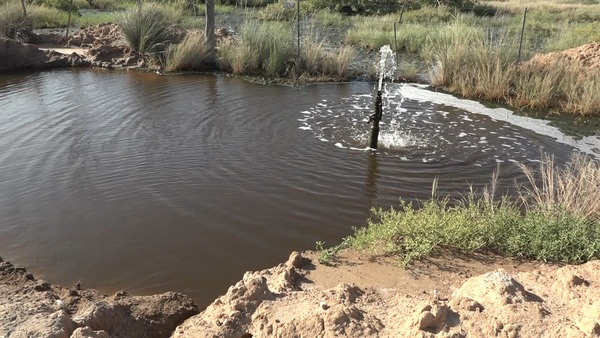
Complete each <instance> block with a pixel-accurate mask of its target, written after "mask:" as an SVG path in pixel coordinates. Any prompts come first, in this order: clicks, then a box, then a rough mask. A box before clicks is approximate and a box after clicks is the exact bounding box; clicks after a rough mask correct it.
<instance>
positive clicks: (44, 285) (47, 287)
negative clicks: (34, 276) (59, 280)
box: [34, 282, 50, 291]
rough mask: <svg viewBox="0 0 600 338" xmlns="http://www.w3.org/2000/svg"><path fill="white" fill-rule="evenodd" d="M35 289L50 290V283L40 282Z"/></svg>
mask: <svg viewBox="0 0 600 338" xmlns="http://www.w3.org/2000/svg"><path fill="white" fill-rule="evenodd" d="M34 289H35V291H48V290H50V284H48V283H47V282H39V283H38V284H37V285H36V286H35V287H34Z"/></svg>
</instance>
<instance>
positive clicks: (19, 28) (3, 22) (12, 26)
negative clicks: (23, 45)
mask: <svg viewBox="0 0 600 338" xmlns="http://www.w3.org/2000/svg"><path fill="white" fill-rule="evenodd" d="M32 28H33V23H32V18H31V15H28V16H25V15H24V13H23V8H22V7H21V4H20V3H19V2H17V1H12V2H7V3H5V4H4V5H2V6H0V37H7V38H9V39H15V40H19V41H22V42H27V41H28V40H29V36H30V35H31V33H32Z"/></svg>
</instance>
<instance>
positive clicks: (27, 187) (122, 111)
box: [0, 70, 573, 306]
mask: <svg viewBox="0 0 600 338" xmlns="http://www.w3.org/2000/svg"><path fill="white" fill-rule="evenodd" d="M372 92H373V85H372V84H368V83H351V84H327V85H314V86H308V87H304V88H290V87H279V86H262V85H256V84H251V83H248V82H245V81H242V80H239V79H231V78H227V77H222V76H212V75H185V76H183V75H182V76H158V75H156V74H144V73H127V72H104V71H91V70H85V71H73V70H58V71H50V72H42V73H31V74H24V75H2V76H0V145H1V148H0V149H1V150H0V248H2V249H1V254H2V255H3V257H5V258H7V259H11V260H12V261H13V262H14V263H16V264H19V265H23V266H26V267H27V268H28V269H29V270H30V271H31V272H33V273H34V274H36V275H37V276H39V277H42V278H44V279H46V280H48V281H50V282H52V283H58V284H62V285H65V286H70V285H72V284H74V283H75V282H77V281H80V282H81V283H82V285H83V287H86V288H99V289H100V290H102V291H104V292H106V293H111V292H115V291H118V290H122V289H126V290H128V291H130V292H131V293H136V294H149V293H156V292H164V291H167V290H175V291H180V292H183V293H186V294H189V295H191V296H192V297H194V298H195V299H196V300H197V302H198V303H199V305H200V306H206V305H207V304H208V303H209V302H210V301H212V300H213V299H214V298H215V297H216V296H218V295H219V294H221V293H223V292H225V291H226V290H227V287H228V286H229V285H230V284H232V283H234V282H235V281H237V280H239V279H240V278H241V276H242V274H243V272H244V271H247V270H256V269H263V268H266V267H269V266H272V265H274V264H276V263H279V262H282V261H284V260H285V259H286V258H287V255H288V254H289V252H290V251H291V250H304V249H311V248H314V244H315V242H316V241H325V242H326V243H327V244H335V243H337V242H339V240H340V239H341V238H342V237H343V236H346V235H349V234H350V233H351V227H352V226H361V225H364V224H365V222H366V220H367V218H368V215H369V210H370V208H371V207H372V206H382V207H386V208H387V207H389V206H391V205H394V204H396V203H397V201H398V199H399V198H400V197H402V198H405V199H409V200H411V199H415V198H427V197H428V196H429V195H430V187H431V183H432V181H433V179H434V177H436V176H438V177H439V180H440V190H441V191H442V193H448V194H453V195H455V196H456V195H458V194H460V193H464V192H465V191H466V189H467V184H468V183H471V184H474V185H475V186H481V185H483V184H486V183H487V182H488V181H489V178H490V175H491V172H492V170H493V169H495V168H496V166H497V165H498V164H500V165H501V167H502V177H503V181H502V184H503V185H504V186H507V185H510V184H511V183H512V181H513V180H515V179H519V178H521V175H520V174H519V172H518V170H517V169H516V168H515V165H514V163H513V162H515V161H519V162H530V163H534V162H535V161H536V160H537V159H539V154H540V150H541V149H543V150H544V151H549V152H552V153H554V154H556V155H557V156H558V158H559V159H561V160H565V159H566V158H567V157H568V155H569V154H570V152H571V151H572V150H573V146H572V145H569V144H565V142H562V141H561V142H557V141H556V140H555V137H553V136H549V135H543V134H540V133H538V132H534V131H531V129H532V128H523V127H520V126H519V125H516V124H514V123H511V122H508V121H502V120H499V119H497V118H493V117H490V116H488V115H484V114H477V113H473V112H468V111H466V110H461V109H458V108H455V107H452V106H448V105H444V104H442V103H440V102H434V101H435V99H434V98H431V99H428V98H425V99H424V98H423V97H419V95H423V92H426V91H424V90H423V89H419V88H417V87H406V86H405V87H403V86H399V85H390V86H389V87H388V89H387V92H386V99H385V106H384V119H383V121H382V122H383V131H382V143H383V144H382V147H381V149H380V151H379V152H378V153H376V154H375V153H372V152H371V151H365V150H364V148H365V146H366V144H367V141H366V140H367V135H368V130H369V128H370V126H368V125H366V124H365V122H364V121H365V120H366V118H367V115H368V114H369V113H370V111H371V106H372V103H373V98H372ZM438 99H439V98H438Z"/></svg>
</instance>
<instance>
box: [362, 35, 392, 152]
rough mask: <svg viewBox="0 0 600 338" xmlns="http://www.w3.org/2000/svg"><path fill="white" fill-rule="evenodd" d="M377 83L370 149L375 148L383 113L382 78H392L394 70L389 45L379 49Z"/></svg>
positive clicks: (371, 119)
mask: <svg viewBox="0 0 600 338" xmlns="http://www.w3.org/2000/svg"><path fill="white" fill-rule="evenodd" d="M379 53H380V59H379V65H378V69H379V85H378V86H377V96H376V98H375V113H374V114H373V115H371V118H370V119H369V122H371V121H373V129H371V143H370V145H369V147H370V148H372V149H377V142H378V139H379V121H381V117H382V115H383V103H382V99H381V91H382V89H383V80H384V79H386V78H387V79H392V78H393V76H394V73H395V72H396V54H395V53H394V51H392V49H391V48H390V46H389V45H385V46H383V47H381V49H379Z"/></svg>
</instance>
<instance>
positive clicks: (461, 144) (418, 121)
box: [300, 84, 600, 165]
mask: <svg viewBox="0 0 600 338" xmlns="http://www.w3.org/2000/svg"><path fill="white" fill-rule="evenodd" d="M373 103H374V96H373V95H369V94H364V92H362V93H357V94H356V95H350V96H346V97H341V98H340V99H339V100H337V101H334V100H330V101H329V102H327V103H323V102H321V103H318V104H317V105H316V106H314V107H313V108H311V109H309V110H308V112H309V114H307V113H304V112H303V115H302V118H301V119H300V120H302V121H301V128H303V129H308V128H311V132H313V133H314V134H315V136H316V137H317V138H318V139H320V140H325V142H332V143H333V144H335V145H336V146H338V147H340V148H345V149H358V150H365V147H366V146H367V145H368V142H369V135H370V131H371V127H370V126H369V125H368V124H367V123H366V121H367V118H368V115H370V114H371V113H372V112H373V107H374V104H373ZM380 126H381V131H380V136H379V145H380V148H379V151H380V152H382V153H386V154H391V155H396V156H399V157H400V158H403V159H406V160H421V161H424V162H432V161H441V160H443V159H449V160H452V161H461V162H468V163H472V164H473V165H481V164H482V163H489V162H490V161H495V162H499V163H503V162H514V161H517V162H531V161H537V159H539V157H540V154H541V152H543V151H551V150H552V149H553V148H554V147H559V146H558V144H560V147H564V146H569V147H573V148H576V149H578V150H579V151H582V152H585V153H588V154H593V155H595V156H597V157H600V140H599V139H598V138H597V137H586V138H584V139H582V140H579V141H577V140H575V139H574V138H572V137H570V136H566V135H564V134H562V133H561V132H560V131H559V130H558V129H557V128H555V127H551V126H549V125H548V124H547V122H546V121H540V120H535V119H532V118H527V117H521V116H516V115H513V113H512V112H511V111H509V110H507V109H504V108H495V109H491V108H487V107H485V106H483V105H481V104H480V103H478V102H476V101H471V100H464V99H458V98H455V97H453V96H451V95H448V94H442V93H436V92H432V91H429V90H427V89H426V88H425V87H424V86H419V85H412V84H403V85H400V84H387V85H386V86H385V88H384V91H383V119H382V121H381V124H380Z"/></svg>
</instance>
